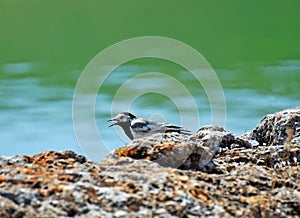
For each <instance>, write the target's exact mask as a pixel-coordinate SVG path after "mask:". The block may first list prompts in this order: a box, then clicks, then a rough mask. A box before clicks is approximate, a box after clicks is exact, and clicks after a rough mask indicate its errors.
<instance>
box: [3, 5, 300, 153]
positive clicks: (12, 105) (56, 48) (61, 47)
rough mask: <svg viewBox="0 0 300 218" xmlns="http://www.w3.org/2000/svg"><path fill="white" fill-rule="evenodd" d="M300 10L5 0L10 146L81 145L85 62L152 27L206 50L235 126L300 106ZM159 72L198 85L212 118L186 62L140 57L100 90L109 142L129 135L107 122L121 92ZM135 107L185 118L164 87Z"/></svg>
mask: <svg viewBox="0 0 300 218" xmlns="http://www.w3.org/2000/svg"><path fill="white" fill-rule="evenodd" d="M299 9H300V2H299V1H296V0H295V1H284V2H281V1H276V2H275V1H263V2H262V1H251V2H242V1H210V2H208V1H189V2H187V3H185V2H181V1H164V2H162V1H151V3H146V2H141V1H126V2H125V1H124V2H122V1H115V2H109V3H108V2H105V1H88V2H82V1H32V0H28V1H20V0H16V1H10V0H1V1H0V28H1V32H0V102H1V104H0V120H1V125H0V154H3V155H13V154H19V153H28V154H32V153H36V152H38V151H42V150H46V149H55V150H62V149H72V150H75V151H78V152H80V148H79V146H78V145H77V142H76V137H75V135H74V131H73V127H72V96H73V92H74V87H75V85H76V82H77V80H78V78H79V76H80V74H81V72H82V70H83V69H84V67H85V66H86V65H87V64H88V62H89V61H90V60H91V59H92V58H93V57H94V56H95V55H96V54H98V53H99V52H100V51H102V50H103V49H105V48H107V47H108V46H111V45H113V44H115V43H117V42H119V41H122V40H125V39H129V38H132V37H138V36H147V35H152V36H164V37H169V38H173V39H176V40H179V41H182V42H184V43H187V44H188V45H190V46H192V47H193V48H195V49H196V50H197V51H199V52H200V53H201V54H202V55H203V56H204V57H205V58H206V59H207V60H208V61H209V63H210V64H211V65H212V67H213V68H214V69H215V71H216V73H217V75H218V78H219V80H220V82H221V84H222V86H223V88H224V92H225V97H226V103H227V124H226V128H228V129H230V130H232V131H234V132H235V133H237V134H241V133H243V132H244V131H250V130H251V129H252V128H253V127H254V126H255V124H257V123H258V122H259V120H260V119H261V118H262V116H264V115H265V114H266V113H272V112H274V111H277V110H281V109H284V108H288V107H295V106H300V104H299V99H300V94H299V93H300V85H299V84H300V47H299V39H300V13H299ZM150 70H151V71H158V72H162V71H163V72H168V73H169V74H170V75H172V76H174V77H175V78H177V79H180V80H181V81H183V83H184V84H186V86H188V87H189V89H190V90H191V91H192V92H194V93H193V94H194V95H195V98H196V99H197V100H196V101H197V104H198V105H199V113H200V118H201V119H202V124H203V125H205V124H209V122H210V119H209V116H210V108H209V106H208V105H207V104H208V101H207V99H206V97H205V94H204V91H203V90H202V89H201V87H198V85H197V84H196V83H194V82H193V80H192V79H191V78H190V77H189V76H188V75H187V74H184V73H182V72H183V71H184V69H182V68H180V67H179V66H176V65H175V64H172V63H168V62H166V61H161V60H148V59H145V60H136V61H132V62H130V63H128V64H126V66H123V67H120V68H118V69H117V70H116V71H115V72H114V74H113V75H111V77H110V78H108V79H107V81H106V83H105V86H103V88H102V89H101V90H100V92H99V98H98V101H97V107H98V108H97V109H96V118H97V121H98V127H99V129H100V130H101V131H103V135H104V136H103V138H104V141H105V142H106V143H107V144H109V146H108V147H109V149H112V148H115V147H117V146H119V145H122V143H123V142H122V141H121V140H119V139H118V138H117V136H116V135H115V133H114V131H113V130H111V129H107V128H106V122H104V121H105V120H106V119H108V118H109V116H110V105H111V101H112V98H113V96H114V94H115V91H116V90H117V89H118V87H119V86H120V85H121V84H122V82H124V81H126V79H128V78H130V77H131V76H134V75H137V74H139V73H141V72H145V71H150ZM132 110H133V111H134V112H135V113H137V114H138V115H141V116H146V117H150V116H151V115H152V114H155V113H158V114H162V115H163V116H164V118H165V119H166V120H167V121H168V122H171V123H175V124H178V123H179V119H178V110H176V108H175V107H174V105H173V103H172V101H170V100H168V99H165V98H164V97H163V96H159V95H156V94H148V95H145V96H143V97H142V98H140V99H139V100H137V102H136V103H135V104H134V105H133V108H132ZM187 111H188V110H187ZM187 113H188V112H187ZM191 116H192V115H191ZM193 131H196V129H193ZM100 150H101V149H100Z"/></svg>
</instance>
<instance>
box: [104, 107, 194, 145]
mask: <svg viewBox="0 0 300 218" xmlns="http://www.w3.org/2000/svg"><path fill="white" fill-rule="evenodd" d="M108 121H110V122H112V121H113V122H115V123H113V124H111V125H110V126H109V127H112V126H120V127H121V128H122V129H123V131H124V132H125V134H126V135H127V137H128V138H130V139H131V140H133V139H138V138H143V137H145V136H150V135H152V134H155V133H168V132H177V133H181V134H185V135H191V132H190V131H189V130H187V129H184V128H182V127H180V126H175V125H171V124H168V123H163V122H156V121H154V120H148V119H145V118H139V117H136V116H135V115H133V114H132V113H129V112H122V113H119V114H118V115H117V116H115V117H114V118H112V119H110V120H108Z"/></svg>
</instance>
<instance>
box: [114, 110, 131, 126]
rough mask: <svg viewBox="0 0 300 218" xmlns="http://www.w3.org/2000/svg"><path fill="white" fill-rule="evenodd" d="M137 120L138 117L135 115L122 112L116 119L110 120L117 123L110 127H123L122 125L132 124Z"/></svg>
mask: <svg viewBox="0 0 300 218" xmlns="http://www.w3.org/2000/svg"><path fill="white" fill-rule="evenodd" d="M134 118H136V116H134V115H133V114H131V113H129V112H122V113H119V114H118V115H117V116H115V117H114V118H112V119H110V120H108V121H112V122H115V123H113V124H111V125H110V126H109V127H111V126H114V125H119V126H120V125H122V124H126V123H128V124H130V122H131V121H132V120H133V119H134Z"/></svg>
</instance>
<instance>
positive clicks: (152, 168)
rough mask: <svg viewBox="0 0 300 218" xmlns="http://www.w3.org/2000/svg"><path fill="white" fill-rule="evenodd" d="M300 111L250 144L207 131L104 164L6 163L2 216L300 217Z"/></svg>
mask: <svg viewBox="0 0 300 218" xmlns="http://www.w3.org/2000/svg"><path fill="white" fill-rule="evenodd" d="M297 111H298V109H297V110H296V111H295V109H292V110H291V112H288V113H286V112H283V114H285V117H284V118H283V116H282V118H281V119H282V122H279V120H278V119H277V118H276V117H277V116H278V114H280V113H282V112H278V113H276V114H274V115H273V116H274V118H272V119H269V118H270V117H271V115H270V116H269V118H268V119H263V121H262V123H261V124H260V125H258V127H257V128H256V129H255V130H254V131H253V132H252V133H248V134H245V135H244V136H241V137H237V136H235V135H233V134H232V133H230V132H228V131H226V130H224V129H223V128H221V127H216V126H207V127H203V128H201V129H200V130H199V131H198V132H197V133H196V134H195V135H193V136H182V135H178V134H167V135H155V136H153V137H149V138H144V139H139V140H134V141H132V142H131V143H130V144H128V145H127V146H124V147H122V148H120V149H118V150H116V151H115V152H112V153H111V154H110V155H108V156H107V158H106V159H105V160H103V161H102V162H101V163H96V162H93V161H89V160H88V159H86V158H85V157H83V156H82V155H78V154H75V153H74V152H72V151H62V152H55V151H46V152H42V153H40V154H37V155H34V156H27V155H17V156H14V157H0V165H1V167H0V217H24V218H27V217H28V218H32V217H143V218H146V217H299V216H300V177H299V175H300V162H299V160H300V156H299V155H300V143H299V132H298V130H299V125H298V121H297V119H298V118H297V116H298V115H297V114H298V112H297ZM276 120H277V121H276ZM284 120H286V121H284ZM288 120H292V121H293V122H292V121H288ZM274 121H275V122H274ZM294 121H295V122H294ZM268 123H269V124H268ZM263 126H265V127H266V128H267V129H266V130H263V129H262V127H263ZM288 128H294V130H295V131H294V132H293V134H291V133H289V131H286V130H287V129H288ZM271 133H272V134H271ZM277 133H278V134H280V136H277V135H276V134H277ZM273 134H275V135H273ZM251 137H252V140H254V141H251V140H250V139H251ZM255 140H257V141H258V142H259V143H255ZM172 159H175V161H174V160H172ZM209 168H210V169H209Z"/></svg>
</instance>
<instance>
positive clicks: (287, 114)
mask: <svg viewBox="0 0 300 218" xmlns="http://www.w3.org/2000/svg"><path fill="white" fill-rule="evenodd" d="M251 138H252V139H255V140H256V141H258V142H259V143H260V144H261V145H263V144H267V145H283V144H284V143H291V144H299V143H300V107H298V108H292V109H287V110H283V111H280V112H277V113H274V114H268V115H266V116H265V117H264V118H263V119H262V121H261V122H260V124H258V126H256V128H255V129H254V130H253V131H252V134H251Z"/></svg>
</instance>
